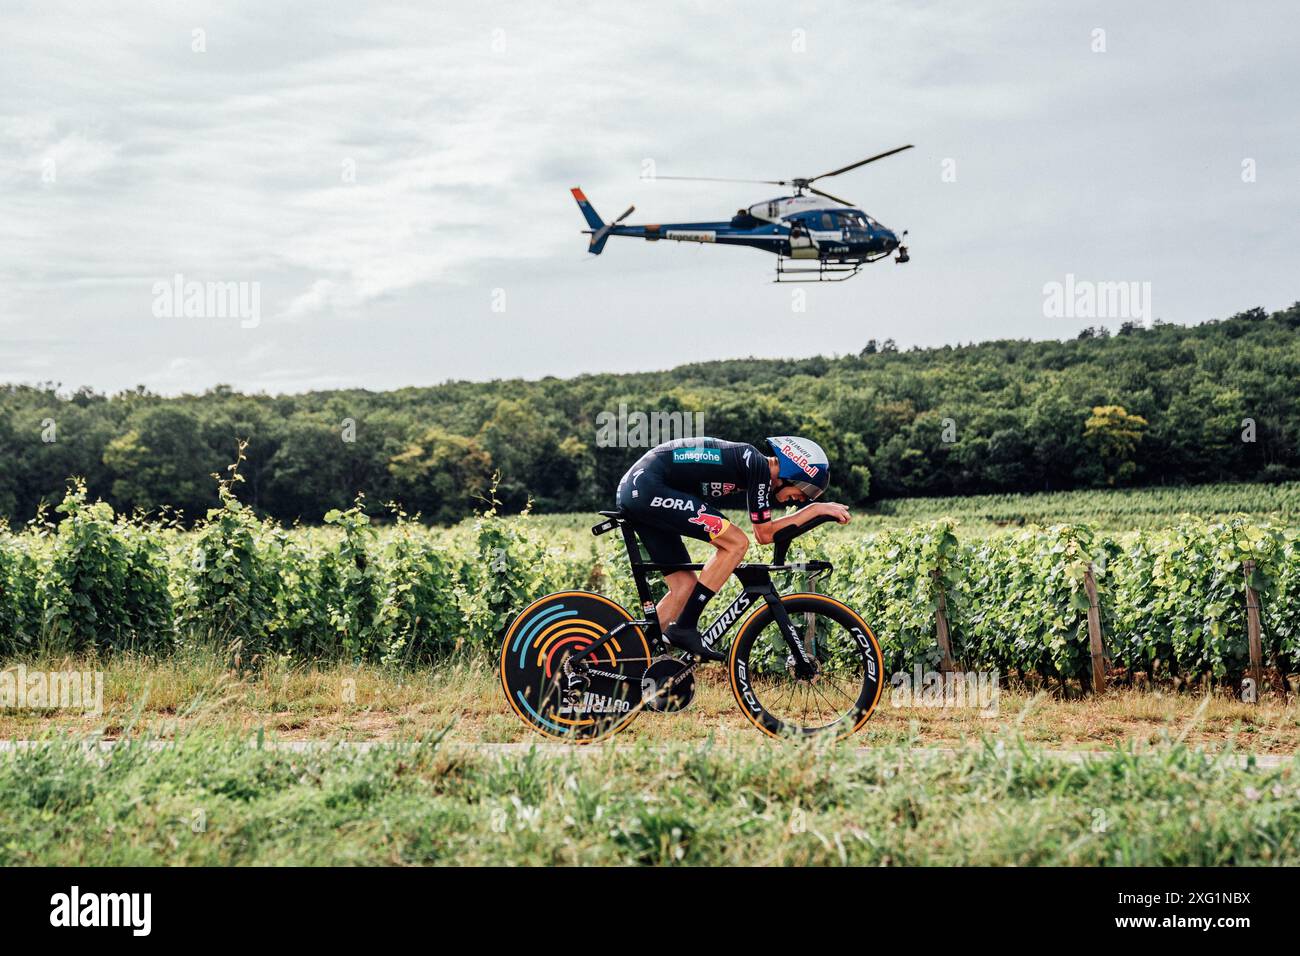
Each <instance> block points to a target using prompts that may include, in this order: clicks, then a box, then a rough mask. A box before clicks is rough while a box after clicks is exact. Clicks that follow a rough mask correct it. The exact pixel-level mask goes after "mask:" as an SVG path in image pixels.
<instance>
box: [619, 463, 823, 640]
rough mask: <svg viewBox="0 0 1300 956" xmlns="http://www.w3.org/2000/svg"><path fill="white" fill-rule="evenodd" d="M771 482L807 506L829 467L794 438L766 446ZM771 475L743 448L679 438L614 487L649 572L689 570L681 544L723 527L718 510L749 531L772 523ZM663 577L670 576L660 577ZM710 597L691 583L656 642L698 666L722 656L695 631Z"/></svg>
mask: <svg viewBox="0 0 1300 956" xmlns="http://www.w3.org/2000/svg"><path fill="white" fill-rule="evenodd" d="M767 441H768V444H769V445H771V446H772V450H773V451H774V452H775V453H776V460H777V465H778V477H779V478H780V479H781V480H782V482H785V483H788V484H792V485H794V486H796V487H798V488H799V489H800V490H802V491H803V492H804V493H805V494H806V495H807V496H808V500H811V499H813V498H816V497H817V496H818V495H820V494H821V493H822V492H823V491H824V490H825V488H826V485H827V482H828V480H829V475H830V464H829V462H828V461H827V460H826V454H825V452H823V451H822V449H821V447H820V446H819V445H817V444H816V443H815V442H811V441H808V440H807V439H803V438H797V437H780V438H769V439H768V440H767ZM772 493H773V492H772V469H771V466H770V465H769V463H768V456H767V455H766V454H764V453H763V452H761V451H759V450H758V449H757V448H755V447H754V446H753V445H750V444H746V443H744V442H733V441H723V440H722V439H720V438H681V439H678V440H677V441H670V442H665V443H664V444H662V445H659V446H657V447H655V448H652V449H650V450H649V451H648V452H646V453H645V454H644V455H642V456H641V458H640V459H639V460H638V461H637V462H636V464H634V465H633V466H632V467H631V468H630V469H628V472H627V474H625V475H624V476H623V478H622V480H621V481H619V483H618V493H617V495H616V500H617V503H618V507H619V509H620V510H621V511H623V512H624V514H625V515H626V516H627V517H628V518H629V519H630V520H631V522H632V524H633V525H634V526H635V528H636V532H637V535H638V536H639V537H640V538H641V541H642V543H643V544H644V545H645V549H646V552H647V553H648V554H649V555H650V560H651V561H652V562H654V563H655V564H689V563H690V555H689V554H688V553H687V550H686V545H685V544H684V543H683V542H682V538H684V537H690V538H698V539H700V540H701V541H712V540H714V539H715V538H717V537H718V536H719V535H722V534H723V533H725V532H726V530H727V528H728V527H729V526H730V524H731V522H730V521H728V520H727V518H726V517H725V516H724V515H723V514H722V512H721V511H720V510H719V508H722V507H727V508H735V507H739V506H742V505H743V506H746V507H748V509H749V520H750V522H751V523H752V524H755V525H759V524H765V523H767V522H769V521H771V520H772V500H773V498H772ZM668 573H671V572H668ZM713 593H714V592H713V591H711V590H710V589H709V588H708V587H706V586H705V584H704V582H702V581H696V583H695V588H694V590H693V591H692V592H691V595H690V597H689V598H688V599H687V602H686V605H685V606H684V607H683V608H682V612H681V614H679V615H678V617H677V620H676V621H673V622H672V623H671V624H670V625H669V626H668V627H667V628H666V629H665V630H664V639H665V640H667V641H668V643H669V644H672V645H673V646H675V647H680V648H682V649H684V650H688V651H690V652H691V653H693V654H695V655H696V656H697V657H700V658H702V659H703V660H712V661H720V660H723V655H722V654H721V653H719V652H717V651H715V650H713V648H712V647H711V646H709V645H708V643H707V642H706V641H705V639H704V637H703V636H702V635H701V634H700V632H699V631H698V630H697V624H698V622H699V619H700V611H701V610H702V609H703V607H704V605H705V604H707V603H708V601H709V599H710V598H712V597H713Z"/></svg>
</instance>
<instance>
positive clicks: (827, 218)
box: [822, 212, 835, 229]
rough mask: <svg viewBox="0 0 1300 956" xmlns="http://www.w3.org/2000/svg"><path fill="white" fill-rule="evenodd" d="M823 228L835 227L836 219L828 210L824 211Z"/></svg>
mask: <svg viewBox="0 0 1300 956" xmlns="http://www.w3.org/2000/svg"><path fill="white" fill-rule="evenodd" d="M822 228H823V229H834V228H835V220H834V219H833V218H832V217H831V214H830V213H828V212H824V213H822Z"/></svg>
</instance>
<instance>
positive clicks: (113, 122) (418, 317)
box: [0, 0, 1300, 393]
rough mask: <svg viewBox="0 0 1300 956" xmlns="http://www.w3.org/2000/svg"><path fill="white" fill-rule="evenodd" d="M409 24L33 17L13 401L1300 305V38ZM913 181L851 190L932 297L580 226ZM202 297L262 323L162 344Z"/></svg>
mask: <svg viewBox="0 0 1300 956" xmlns="http://www.w3.org/2000/svg"><path fill="white" fill-rule="evenodd" d="M417 6H418V5H411V6H409V7H392V8H389V7H385V6H382V5H378V4H371V3H350V2H349V3H339V2H327V0H314V2H310V3H274V4H267V3H254V2H242V0H241V2H232V0H227V2H222V3H219V4H218V3H180V2H166V3H163V2H157V3H134V4H131V3H127V4H114V5H112V8H111V9H110V8H109V7H108V6H106V5H99V4H93V5H87V4H84V3H82V4H68V5H66V6H65V5H62V4H59V3H52V2H48V0H40V2H31V3H23V2H10V3H7V4H5V6H4V10H3V12H2V13H0V381H10V382H12V381H19V382H45V381H53V382H60V383H62V384H63V385H64V387H65V388H74V387H77V386H80V385H91V386H94V387H95V388H97V389H100V390H107V391H113V390H116V389H119V388H127V387H133V386H135V385H138V384H143V385H145V386H147V387H149V388H151V389H153V390H156V391H160V392H164V393H175V392H181V391H198V390H202V389H204V388H207V387H209V386H211V385H214V384H217V383H228V384H232V385H234V386H236V387H239V388H243V389H249V390H265V391H269V392H279V391H301V390H306V389H312V388H329V387H353V386H361V387H368V388H389V387H396V386H402V385H422V384H431V383H436V382H440V381H444V380H446V379H449V378H473V379H490V378H498V377H513V376H525V377H530V378H535V377H540V376H544V375H560V376H564V375H572V374H577V373H581V372H594V371H624V370H634V369H647V368H666V367H671V366H673V365H676V364H679V363H682V362H686V361H695V360H700V359H711V358H725V357H735V356H744V355H763V356H776V355H810V354H816V353H823V354H829V353H845V352H856V351H858V350H859V349H860V348H861V347H862V345H863V343H864V342H865V341H866V340H867V339H870V338H876V339H884V338H889V337H892V338H894V339H896V340H897V341H898V342H899V344H900V345H901V346H904V347H906V346H909V345H936V344H943V343H956V342H969V341H972V340H980V339H987V338H993V337H1003V336H1016V337H1032V338H1054V337H1065V336H1070V335H1073V334H1074V333H1075V332H1076V331H1077V329H1078V328H1079V327H1081V326H1083V325H1087V324H1094V323H1093V322H1091V321H1086V320H1079V319H1074V318H1052V317H1047V316H1045V314H1044V293H1043V289H1044V285H1045V284H1046V283H1049V282H1053V281H1064V279H1065V277H1066V275H1067V274H1073V275H1074V276H1075V277H1076V278H1077V279H1078V280H1084V281H1126V280H1127V281H1136V282H1149V283H1150V284H1151V285H1150V289H1151V302H1152V310H1151V311H1152V313H1153V315H1154V317H1158V318H1161V319H1163V320H1165V321H1170V322H1197V321H1202V320H1204V319H1207V318H1212V317H1222V316H1226V315H1229V314H1231V313H1233V312H1236V311H1239V310H1241V309H1244V308H1248V307H1250V306H1254V305H1262V306H1264V307H1266V308H1269V309H1276V308H1281V307H1284V306H1286V305H1288V304H1290V303H1291V302H1293V301H1295V300H1296V299H1298V298H1300V282H1298V281H1297V279H1298V278H1300V269H1297V263H1298V258H1297V252H1296V250H1297V248H1300V227H1298V226H1297V224H1298V223H1300V128H1298V127H1297V124H1296V99H1295V96H1296V94H1295V91H1296V90H1297V89H1300V62H1298V61H1297V59H1296V57H1295V55H1294V37H1295V36H1296V32H1297V31H1296V28H1297V26H1300V8H1297V7H1296V6H1295V4H1294V3H1289V2H1283V0H1278V2H1272V3H1269V2H1261V3H1250V4H1234V5H1228V4H1214V5H1209V4H1207V5H1203V6H1198V7H1189V6H1187V5H1184V4H1181V3H1143V4H1133V3H1094V4H1086V5H1085V4H1077V3H1060V4H1049V3H1041V2H1033V3H1031V2H1026V3H1023V4H1015V3H1004V2H999V3H996V4H994V3H988V4H983V3H972V2H963V3H933V4H927V3H920V4H917V3H899V2H896V0H891V2H886V3H861V2H852V3H850V2H839V3H789V2H785V3H775V2H773V3H766V2H750V3H735V4H725V3H710V4H708V5H707V9H706V10H701V9H698V8H700V7H701V6H703V5H700V4H697V3H674V2H657V3H654V4H611V3H601V4H597V3H594V2H577V0H568V2H554V3H548V2H541V0H529V2H524V3H518V4H511V3H475V4H466V3H436V4H426V5H423V6H422V7H420V8H418V9H417V8H416V7H417ZM903 143H915V144H916V148H915V149H913V150H911V151H909V152H907V153H903V154H901V155H899V156H895V157H891V158H889V159H887V160H883V161H881V162H879V163H876V164H874V165H872V166H869V167H865V168H863V169H861V170H857V171H855V172H852V173H849V174H846V175H844V176H842V177H839V178H837V179H836V180H834V181H833V187H831V184H830V183H828V184H827V185H828V188H831V191H832V192H835V193H836V194H838V195H842V196H846V197H847V198H850V199H852V200H854V201H855V202H857V203H858V204H859V205H861V206H862V207H863V208H865V209H866V210H867V211H868V212H870V213H871V214H872V215H874V216H875V217H876V218H877V219H880V220H881V221H883V222H884V223H886V224H887V225H889V226H891V227H893V228H895V229H898V230H902V229H908V230H910V232H911V235H910V237H909V238H910V246H911V250H912V261H911V262H910V263H908V264H906V265H895V264H893V263H892V262H889V261H884V262H880V263H877V264H875V265H873V266H869V267H867V269H866V270H865V271H864V273H863V274H862V275H860V276H859V277H857V278H855V279H853V280H852V281H850V282H847V283H843V284H839V285H830V286H817V287H807V286H805V287H802V289H803V294H804V295H805V296H806V298H803V299H802V300H800V299H797V298H794V297H792V296H793V295H794V292H792V289H791V288H790V287H786V286H778V285H774V284H772V283H771V281H770V280H771V277H772V270H773V265H774V257H772V256H770V255H766V254H764V253H761V252H758V251H755V250H748V249H726V248H719V247H710V246H696V245H694V244H675V243H669V242H661V243H657V244H654V245H651V244H647V243H644V242H640V241H629V240H619V239H614V240H611V241H610V243H609V245H608V247H607V249H606V252H605V254H604V255H602V256H600V257H599V258H597V257H593V256H589V255H587V254H586V251H585V249H586V238H585V237H584V236H582V235H580V233H579V230H580V229H581V228H583V226H584V223H583V222H582V219H581V217H580V215H579V213H578V210H577V208H576V207H575V205H574V204H573V201H572V198H571V197H570V195H569V192H568V190H569V187H571V186H575V185H581V186H582V187H583V188H584V190H585V191H586V193H587V196H588V197H589V198H590V199H591V201H592V202H593V204H594V205H595V206H596V208H597V209H598V210H599V211H600V212H601V213H603V214H604V215H605V216H606V217H612V216H616V215H617V214H618V213H620V212H621V211H622V210H623V209H625V208H626V207H627V205H628V204H630V203H635V204H636V206H637V210H638V212H637V213H635V214H634V215H633V217H632V219H631V220H630V221H632V222H672V221H682V220H692V219H713V218H723V217H726V216H727V215H729V214H730V213H731V212H733V211H734V210H735V209H736V208H738V207H740V206H742V205H749V204H752V203H754V202H758V201H760V200H763V199H767V198H770V196H771V195H773V194H774V193H779V192H780V190H779V189H775V190H773V189H772V188H770V187H765V186H746V185H731V184H708V183H701V184H686V183H669V182H664V181H654V180H653V179H652V178H648V177H646V175H645V174H646V172H657V173H659V174H662V175H704V176H734V177H745V178H750V177H752V178H788V177H792V176H809V175H814V174H816V173H819V172H824V171H825V170H827V169H832V168H835V167H838V166H842V165H845V164H847V163H849V162H852V161H854V160H856V159H859V158H861V157H864V156H867V155H870V154H872V153H876V152H880V151H882V150H885V149H888V148H891V147H893V146H897V145H900V144H903ZM1252 180H1253V181H1252ZM178 274H179V275H181V276H183V277H184V278H185V280H187V281H199V282H221V283H226V282H236V283H247V284H248V285H246V286H244V287H243V288H244V289H245V290H251V289H252V288H253V286H252V284H253V283H257V286H256V288H257V289H258V293H259V297H260V298H259V300H258V304H259V311H258V319H257V321H256V322H252V321H241V319H240V318H239V317H238V316H219V315H216V316H214V315H207V316H193V315H191V316H186V315H184V314H179V315H177V314H173V315H168V314H161V315H160V314H159V312H160V308H159V303H158V298H159V297H158V291H157V290H158V285H157V284H158V283H166V282H170V281H172V279H173V277H174V276H176V275H178ZM796 291H797V289H796ZM800 308H802V309H803V311H797V310H798V309H800ZM161 311H163V312H164V313H165V311H166V309H165V307H163V308H162V309H161ZM1106 324H1110V325H1111V326H1112V327H1114V326H1116V325H1118V321H1110V322H1108V323H1106Z"/></svg>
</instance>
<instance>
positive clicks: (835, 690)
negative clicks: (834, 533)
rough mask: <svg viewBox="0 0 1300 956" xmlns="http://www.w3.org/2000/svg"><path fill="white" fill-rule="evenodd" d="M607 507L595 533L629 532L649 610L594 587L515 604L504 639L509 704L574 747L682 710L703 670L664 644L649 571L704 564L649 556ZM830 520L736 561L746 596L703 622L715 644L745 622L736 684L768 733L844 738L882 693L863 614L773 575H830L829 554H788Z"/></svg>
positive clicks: (745, 709)
mask: <svg viewBox="0 0 1300 956" xmlns="http://www.w3.org/2000/svg"><path fill="white" fill-rule="evenodd" d="M600 514H601V515H602V516H603V517H604V519H605V520H604V521H602V522H601V523H600V524H598V525H596V526H595V527H594V528H592V529H591V531H592V534H594V535H602V534H605V533H606V532H609V531H614V530H615V529H619V530H621V531H622V533H623V540H624V544H625V545H626V548H627V556H628V561H629V563H630V564H631V568H632V577H633V580H634V581H635V584H636V590H637V595H638V598H639V599H640V602H641V609H642V612H643V615H644V616H643V617H641V618H634V617H633V616H632V615H631V614H630V613H628V611H627V610H626V609H625V608H623V607H622V606H621V605H620V604H618V603H616V602H614V601H612V600H610V599H609V598H607V597H605V596H603V595H600V594H595V593H593V592H590V591H560V592H557V593H555V594H548V595H546V596H545V597H542V598H538V599H537V600H536V601H534V602H533V603H532V604H530V605H528V607H526V608H524V610H522V611H521V612H519V614H518V615H517V616H516V617H515V618H514V620H513V621H512V622H511V623H510V626H509V627H508V628H507V629H506V633H505V639H504V641H503V642H502V647H501V686H502V689H503V690H504V691H505V695H506V698H507V699H508V700H509V702H510V706H511V707H512V708H513V709H514V711H515V713H516V714H518V715H519V717H520V718H521V719H522V720H523V721H524V723H526V724H528V726H530V727H532V728H533V729H534V730H536V731H537V732H538V733H541V734H543V735H544V736H546V737H550V738H552V739H555V740H561V741H564V742H567V743H591V742H594V741H597V740H602V739H604V738H607V737H609V736H611V735H613V734H616V733H618V732H619V731H620V730H623V729H624V728H626V727H627V726H628V725H629V724H630V723H631V722H632V720H633V719H634V718H635V717H636V716H637V715H638V714H640V713H641V712H642V711H644V710H649V711H655V712H661V713H671V712H674V711H678V710H681V709H682V708H684V707H686V706H687V705H688V704H690V702H691V700H692V698H693V697H694V693H695V678H694V671H695V669H696V668H697V667H698V666H700V665H699V662H698V661H697V660H696V659H695V658H694V657H693V656H692V655H690V654H689V653H687V652H684V651H680V650H678V649H677V648H674V647H672V646H670V645H669V644H668V643H666V642H665V641H664V640H663V634H662V632H661V630H660V626H659V621H658V618H657V616H656V614H655V601H654V598H653V595H652V592H651V589H650V584H649V582H648V580H647V575H649V574H650V573H652V572H657V573H661V574H665V573H668V572H672V571H699V570H700V569H701V568H702V567H703V565H701V564H659V563H655V562H651V561H646V560H643V559H642V556H641V549H640V547H639V545H638V541H637V538H636V533H635V526H634V525H633V524H632V523H631V522H630V521H629V520H628V519H627V518H626V517H625V516H624V514H623V513H622V512H620V511H602V512H600ZM833 520H835V519H834V518H833V517H832V516H830V515H821V516H818V517H817V518H813V519H811V520H809V521H807V522H805V523H803V524H801V525H791V526H788V527H786V528H783V529H782V530H781V531H778V532H777V534H776V536H775V539H774V542H773V543H774V546H775V550H774V553H773V560H772V563H771V564H748V563H746V564H741V565H739V566H738V567H737V568H736V570H735V575H736V578H737V579H738V580H739V581H740V584H741V591H740V594H738V595H737V596H736V598H735V600H733V601H732V602H731V604H730V605H729V606H728V607H727V608H726V609H725V610H723V611H722V612H721V613H720V614H719V615H718V617H717V618H716V619H715V620H714V621H713V622H712V623H711V624H709V625H708V626H707V627H704V628H702V631H703V634H704V637H705V640H706V641H708V642H709V643H710V644H711V645H714V646H720V645H719V642H720V641H721V640H722V638H723V637H724V636H725V635H726V634H727V633H728V632H730V631H731V629H732V628H733V627H734V626H735V625H736V624H737V622H740V626H739V630H738V631H737V632H736V636H735V638H734V640H732V642H731V644H730V648H729V649H728V650H727V669H728V674H729V677H730V682H731V689H732V692H733V693H734V695H735V699H736V703H737V705H738V706H739V707H740V710H741V712H742V713H743V714H744V715H745V716H746V718H748V720H749V721H750V723H752V724H753V725H754V726H755V727H756V728H758V729H759V730H761V731H763V732H764V733H766V734H769V735H771V736H773V737H810V736H831V737H836V738H840V737H846V736H848V735H849V734H852V733H853V732H855V731H856V730H858V728H860V727H861V726H862V725H863V724H864V723H865V722H866V720H867V718H868V717H870V716H871V713H872V711H873V710H874V709H875V707H876V704H877V703H878V702H879V700H880V692H881V686H882V671H883V662H882V659H881V654H880V645H879V644H878V643H877V641H876V637H875V635H874V634H873V633H872V631H871V628H870V627H868V626H867V623H866V621H864V620H863V619H862V618H861V617H860V616H859V615H858V614H857V612H855V611H854V610H853V609H851V608H849V607H848V606H847V605H845V604H844V603H842V602H841V601H837V600H836V599H835V598H833V597H829V596H827V595H824V594H817V593H809V592H804V593H791V594H781V593H780V592H778V591H777V589H776V587H775V586H774V585H773V583H772V574H773V572H793V573H804V574H806V575H808V578H809V580H816V579H817V578H819V577H821V576H824V575H826V574H828V573H829V572H830V571H831V569H832V566H831V563H830V562H829V561H823V560H809V561H801V562H797V563H793V564H787V563H786V560H785V559H786V555H787V553H788V550H789V547H790V543H791V542H792V541H793V540H794V539H795V538H796V537H798V536H799V535H801V534H804V533H806V532H808V531H811V530H812V529H813V528H814V527H816V526H817V525H820V524H823V523H824V522H826V521H833ZM742 617H743V618H744V620H743V621H742V620H741V619H742ZM724 649H725V648H724Z"/></svg>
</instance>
